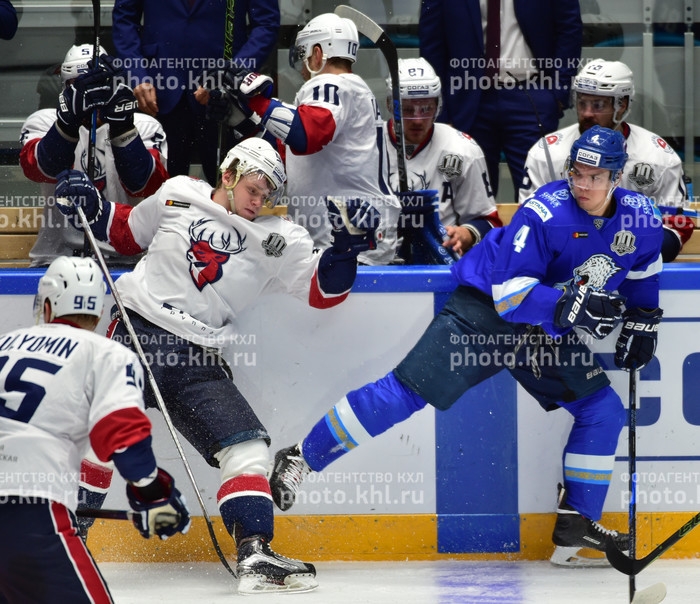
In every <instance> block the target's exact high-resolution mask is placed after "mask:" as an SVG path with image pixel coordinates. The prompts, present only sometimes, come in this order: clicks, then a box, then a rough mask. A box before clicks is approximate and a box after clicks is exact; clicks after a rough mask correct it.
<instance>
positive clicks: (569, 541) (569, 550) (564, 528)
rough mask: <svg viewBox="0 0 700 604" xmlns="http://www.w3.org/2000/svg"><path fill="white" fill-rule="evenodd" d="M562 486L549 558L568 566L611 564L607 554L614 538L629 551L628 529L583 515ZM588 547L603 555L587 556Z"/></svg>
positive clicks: (617, 544)
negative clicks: (608, 526) (569, 501)
mask: <svg viewBox="0 0 700 604" xmlns="http://www.w3.org/2000/svg"><path fill="white" fill-rule="evenodd" d="M559 488H560V491H559V505H558V506H557V522H556V524H555V525H554V533H553V534H552V541H553V542H554V545H556V548H555V550H554V553H553V554H552V557H551V558H550V562H551V563H552V564H554V565H556V566H568V567H606V566H610V564H609V563H608V560H607V558H606V557H605V544H606V542H607V540H608V539H612V540H613V541H614V542H615V545H616V546H617V547H618V548H619V549H620V550H622V551H626V550H628V549H629V536H628V535H627V534H626V533H618V532H617V531H614V530H611V529H606V528H605V527H603V526H601V525H600V524H598V523H597V522H594V521H593V520H589V519H588V518H584V517H583V516H581V514H579V513H578V512H577V511H576V510H574V508H572V507H571V506H570V505H568V504H567V503H566V491H565V490H564V488H563V487H562V486H561V485H559ZM585 549H590V550H594V551H595V552H601V553H602V555H598V556H596V557H592V556H587V555H585V554H586V552H584V551H582V550H585ZM591 553H593V552H591ZM593 555H595V554H593Z"/></svg>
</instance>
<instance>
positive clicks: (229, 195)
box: [221, 170, 241, 214]
mask: <svg viewBox="0 0 700 604" xmlns="http://www.w3.org/2000/svg"><path fill="white" fill-rule="evenodd" d="M231 172H232V173H233V170H231ZM240 179H241V175H240V174H239V172H238V170H236V171H235V175H234V176H233V183H232V184H230V185H226V184H224V183H223V182H222V183H221V184H222V185H223V186H224V189H225V190H226V199H228V205H229V211H230V212H231V214H236V204H235V203H234V200H233V189H234V188H235V187H236V185H237V184H238V181H239V180H240Z"/></svg>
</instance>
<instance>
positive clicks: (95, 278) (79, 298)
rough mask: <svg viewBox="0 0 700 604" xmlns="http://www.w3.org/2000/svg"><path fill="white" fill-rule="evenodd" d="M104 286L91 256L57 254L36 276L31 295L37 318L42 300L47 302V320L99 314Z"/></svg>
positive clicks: (42, 306)
mask: <svg viewBox="0 0 700 604" xmlns="http://www.w3.org/2000/svg"><path fill="white" fill-rule="evenodd" d="M106 289H107V287H106V285H105V282H104V279H103V278H102V272H101V271H100V268H99V267H98V266H97V263H96V262H95V261H94V260H93V259H92V258H78V257H75V258H69V257H68V256H59V257H58V258H56V259H55V260H54V261H53V262H52V263H51V264H50V265H49V267H48V268H47V269H46V272H45V273H44V276H43V277H42V278H41V279H39V288H38V291H37V294H36V297H35V298H34V313H35V315H36V317H37V319H40V318H41V317H42V316H43V312H44V302H45V301H46V300H48V301H49V302H50V303H51V320H53V319H55V318H56V317H63V316H65V315H92V316H95V317H98V318H99V317H101V316H102V309H103V307H104V301H105V292H106Z"/></svg>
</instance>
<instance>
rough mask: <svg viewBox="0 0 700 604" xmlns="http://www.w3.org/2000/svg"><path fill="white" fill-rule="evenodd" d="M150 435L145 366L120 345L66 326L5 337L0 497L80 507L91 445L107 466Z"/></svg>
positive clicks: (0, 344) (0, 341)
mask: <svg viewBox="0 0 700 604" xmlns="http://www.w3.org/2000/svg"><path fill="white" fill-rule="evenodd" d="M150 433H151V423H150V421H149V419H148V417H147V416H146V414H145V413H144V410H143V369H142V368H141V364H140V363H139V361H138V358H137V357H136V355H135V354H134V353H133V352H131V351H130V350H128V349H127V348H126V347H125V346H123V345H122V344H119V343H117V342H113V341H110V340H107V339H106V338H104V337H103V336H99V335H97V334H95V333H93V332H91V331H88V330H85V329H78V328H77V327H73V326H70V325H66V324H60V323H50V324H48V325H44V324H42V325H36V326H33V327H29V328H24V329H18V330H15V331H13V332H10V333H8V334H5V335H2V336H0V498H3V499H5V500H6V499H7V497H8V496H20V497H27V498H31V500H32V501H33V500H34V498H47V499H51V500H52V501H57V502H59V503H62V504H63V505H65V506H66V507H68V508H70V509H72V510H75V508H76V504H77V494H78V484H79V481H80V460H81V459H82V457H83V455H84V454H85V452H86V451H87V449H88V444H89V443H90V444H92V447H93V449H94V451H95V453H96V455H97V456H98V458H99V459H101V460H102V461H107V460H108V459H110V458H111V456H112V454H113V453H114V452H115V451H117V450H119V449H122V448H125V447H128V446H130V445H132V444H135V443H137V442H140V441H141V440H143V439H144V438H146V437H147V436H148V435H149V434H150Z"/></svg>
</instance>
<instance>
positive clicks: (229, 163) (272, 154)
mask: <svg viewBox="0 0 700 604" xmlns="http://www.w3.org/2000/svg"><path fill="white" fill-rule="evenodd" d="M227 170H235V171H236V178H235V179H234V183H233V185H232V186H231V188H233V187H234V186H236V184H237V183H238V181H239V180H240V178H241V177H242V176H247V175H249V174H259V175H260V177H261V178H263V177H264V178H265V179H266V180H267V184H268V185H269V187H270V196H269V197H268V198H267V199H266V200H265V205H266V206H267V207H273V206H275V205H277V202H278V201H279V198H280V196H281V195H282V192H283V191H284V181H285V180H286V179H287V175H286V173H285V171H284V163H283V162H282V158H281V157H280V154H279V153H277V151H276V150H275V149H274V147H273V146H272V145H271V144H270V143H268V142H267V141H266V140H264V139H262V138H257V137H253V138H247V139H245V140H242V141H241V142H240V143H238V144H237V145H236V146H235V147H233V148H232V149H231V150H230V151H229V152H228V153H227V154H226V157H225V158H224V161H222V162H221V165H220V166H219V171H220V172H221V173H222V174H223V173H224V172H226V171H227Z"/></svg>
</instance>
